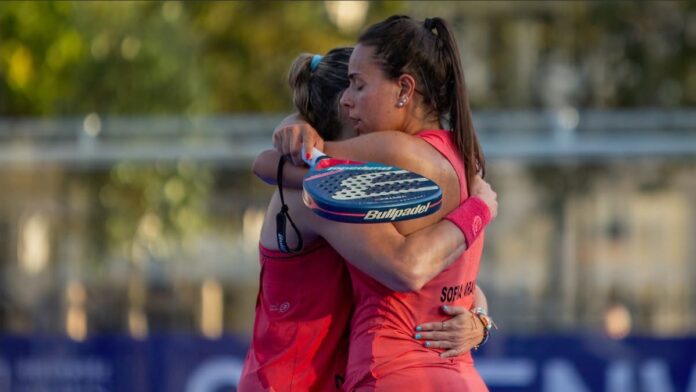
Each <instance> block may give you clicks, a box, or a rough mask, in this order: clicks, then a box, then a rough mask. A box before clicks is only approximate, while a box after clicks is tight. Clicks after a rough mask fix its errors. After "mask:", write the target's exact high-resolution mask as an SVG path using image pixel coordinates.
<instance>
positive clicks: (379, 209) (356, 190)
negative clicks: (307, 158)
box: [303, 158, 442, 223]
mask: <svg viewBox="0 0 696 392" xmlns="http://www.w3.org/2000/svg"><path fill="white" fill-rule="evenodd" d="M303 188H304V193H303V197H304V202H305V204H306V205H307V206H308V207H309V208H311V209H312V210H313V211H314V212H315V213H316V214H318V215H320V216H322V217H324V218H326V219H331V220H335V221H339V222H348V223H380V222H396V221H401V220H407V219H415V218H420V217H422V216H426V215H430V214H432V213H434V212H435V211H437V210H439V209H440V207H441V205H442V191H441V190H440V187H439V186H438V185H437V184H436V183H435V182H433V181H432V180H430V179H428V178H426V177H423V176H421V175H419V174H416V173H413V172H410V171H407V170H403V169H400V168H398V167H394V166H389V165H384V164H381V163H361V162H351V161H345V160H337V159H333V158H325V159H324V160H322V161H320V162H319V164H317V165H316V167H314V168H312V169H310V171H309V172H308V173H307V175H305V178H304V182H303Z"/></svg>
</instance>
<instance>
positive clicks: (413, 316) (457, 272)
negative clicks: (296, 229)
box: [346, 130, 485, 391]
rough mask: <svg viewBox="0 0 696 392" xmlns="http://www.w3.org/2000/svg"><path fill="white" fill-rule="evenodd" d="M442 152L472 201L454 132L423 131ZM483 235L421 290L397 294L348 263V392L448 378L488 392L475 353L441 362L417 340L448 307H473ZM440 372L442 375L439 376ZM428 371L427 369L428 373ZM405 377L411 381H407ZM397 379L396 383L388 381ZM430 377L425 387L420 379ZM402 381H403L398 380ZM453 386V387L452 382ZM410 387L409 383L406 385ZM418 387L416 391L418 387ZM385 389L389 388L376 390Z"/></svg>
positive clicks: (460, 387)
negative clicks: (419, 329) (421, 327)
mask: <svg viewBox="0 0 696 392" xmlns="http://www.w3.org/2000/svg"><path fill="white" fill-rule="evenodd" d="M416 136H417V137H420V138H422V139H423V140H425V141H426V142H428V143H429V144H430V145H432V146H433V147H434V148H435V149H437V150H438V151H439V152H440V153H441V154H442V155H443V156H444V157H445V158H446V159H447V160H449V162H450V163H451V164H452V167H453V168H454V169H455V171H456V173H457V177H458V178H459V183H460V190H459V197H460V201H463V200H465V199H466V198H467V197H468V192H467V184H466V174H465V171H464V163H463V161H462V159H461V158H460V157H459V153H458V152H457V148H456V146H455V144H454V140H453V139H452V134H451V132H449V131H444V130H432V131H423V132H420V133H419V134H417V135H416ZM483 242H484V241H483V235H482V236H481V238H480V239H479V240H478V241H476V242H475V243H474V244H473V246H472V247H470V248H469V249H468V250H467V251H465V252H464V253H463V254H462V256H460V257H459V259H457V260H456V261H455V262H454V263H452V264H451V265H450V266H449V267H448V268H447V269H445V270H443V271H442V272H441V273H440V274H439V275H437V276H436V277H435V278H434V279H433V280H431V281H430V282H428V283H427V284H426V285H425V286H424V287H423V288H422V289H421V290H420V291H418V292H406V293H401V292H395V291H392V290H390V289H389V288H387V287H386V286H384V285H382V284H380V283H379V282H377V281H376V280H374V279H372V278H371V277H369V276H368V275H366V274H364V273H362V272H361V271H360V270H358V269H357V268H355V267H352V266H350V264H349V265H348V268H349V271H350V274H351V278H352V281H353V296H354V299H355V312H354V314H353V319H352V322H351V333H350V353H349V356H348V368H347V375H346V390H348V391H352V390H355V389H358V390H372V388H364V387H365V386H366V385H369V386H371V387H375V386H377V387H379V386H380V382H381V380H383V379H384V380H385V382H384V383H383V385H391V386H392V387H393V386H394V385H400V384H399V382H397V383H394V382H392V381H394V378H400V377H401V380H407V379H409V378H410V380H409V381H408V384H406V383H405V382H404V383H402V385H403V386H404V387H406V388H407V389H408V390H436V389H432V388H426V387H425V386H426V385H431V384H428V383H429V382H430V381H428V379H430V380H433V379H438V378H440V381H445V380H444V379H442V377H445V378H447V377H451V378H453V380H448V381H447V382H448V383H449V384H446V385H449V387H448V389H449V390H485V386H483V383H482V381H480V377H479V376H478V373H476V372H475V370H474V369H473V360H472V358H471V354H469V353H467V354H466V355H462V356H459V357H455V358H440V356H439V354H440V353H441V352H442V351H443V350H438V349H430V348H426V347H424V346H423V343H422V342H419V341H417V340H415V339H414V334H415V327H416V326H417V325H418V324H422V323H424V322H429V321H438V320H443V321H444V320H447V319H448V318H449V316H447V315H444V314H442V313H441V312H440V307H441V306H442V305H453V306H463V307H465V308H467V309H468V308H470V307H471V306H472V304H473V301H474V287H475V285H476V277H477V275H478V271H479V262H480V259H481V253H482V250H483ZM438 369H440V370H442V372H438ZM424 370H425V371H424ZM470 373H471V374H473V377H474V378H477V379H478V381H476V382H477V383H480V385H481V386H482V389H476V388H470V387H469V385H472V384H471V383H470V382H467V381H466V380H464V378H466V377H468V376H467V374H470ZM403 375H408V376H409V377H407V378H403ZM390 376H391V380H390V381H387V379H389V377H390ZM423 378H425V382H424V383H423V385H422V386H419V385H420V384H418V383H416V384H415V385H414V383H413V380H414V379H415V380H416V381H418V380H420V379H423ZM397 381H398V380H397ZM450 382H451V383H450ZM404 384H405V385H404ZM414 388H415V389H414ZM374 389H384V390H386V389H387V388H374Z"/></svg>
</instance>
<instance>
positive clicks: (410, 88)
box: [397, 73, 416, 106]
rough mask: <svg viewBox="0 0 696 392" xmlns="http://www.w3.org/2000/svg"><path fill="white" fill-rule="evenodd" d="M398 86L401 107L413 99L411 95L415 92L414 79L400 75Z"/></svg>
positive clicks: (406, 75) (407, 75)
mask: <svg viewBox="0 0 696 392" xmlns="http://www.w3.org/2000/svg"><path fill="white" fill-rule="evenodd" d="M397 83H398V84H399V96H398V97H397V99H398V100H399V102H403V104H402V106H403V105H404V104H406V103H407V102H409V101H411V100H412V99H413V94H415V92H416V79H415V78H414V77H413V76H411V75H409V74H406V73H405V74H402V75H401V76H399V77H398V79H397Z"/></svg>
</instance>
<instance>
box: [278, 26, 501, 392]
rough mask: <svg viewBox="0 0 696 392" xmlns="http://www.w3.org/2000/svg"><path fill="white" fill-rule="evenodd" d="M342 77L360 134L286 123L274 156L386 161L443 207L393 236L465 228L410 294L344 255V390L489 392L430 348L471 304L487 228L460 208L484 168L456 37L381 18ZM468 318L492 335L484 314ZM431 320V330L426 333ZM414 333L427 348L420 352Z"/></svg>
mask: <svg viewBox="0 0 696 392" xmlns="http://www.w3.org/2000/svg"><path fill="white" fill-rule="evenodd" d="M348 76H349V79H350V86H349V87H348V89H347V90H346V91H345V92H344V93H343V95H342V98H341V104H342V106H343V107H344V109H345V110H346V111H347V112H348V113H347V114H348V117H349V118H350V120H351V121H352V123H353V126H354V129H355V130H356V131H357V132H358V134H360V135H361V136H360V137H357V138H354V139H351V140H347V141H342V142H326V143H325V142H324V140H322V139H321V138H320V136H319V135H318V134H317V133H316V132H315V131H314V130H313V129H312V128H311V127H310V126H308V125H307V124H303V123H293V122H291V121H290V122H288V123H285V124H283V126H282V127H281V128H279V129H278V130H277V131H276V132H275V133H274V144H275V146H276V148H277V149H279V150H280V151H281V152H282V153H284V154H291V155H293V156H294V161H296V160H298V158H299V157H298V154H299V151H300V147H301V146H302V145H304V146H305V148H306V149H307V151H311V148H312V147H317V148H319V149H320V150H324V151H325V152H326V153H327V154H329V155H331V156H335V157H346V158H352V159H357V160H363V161H375V160H376V161H380V160H381V161H384V159H385V157H386V158H390V159H391V160H390V161H389V163H390V164H393V165H396V166H400V167H403V168H405V169H407V170H411V171H415V172H418V173H420V174H422V175H425V176H427V177H430V178H432V179H433V180H435V181H436V182H437V183H438V184H439V185H440V187H441V188H442V190H443V207H442V209H441V210H440V211H439V212H437V213H435V214H433V215H431V216H429V217H426V218H421V219H416V220H413V221H407V222H404V223H402V224H400V225H399V230H400V232H402V233H411V232H414V231H416V230H419V229H421V228H423V227H428V225H430V224H432V223H434V222H437V221H439V220H440V219H443V221H449V222H451V223H454V225H455V226H457V227H458V228H460V230H462V233H464V235H465V237H466V238H467V241H466V242H467V245H468V247H467V250H466V251H465V252H464V253H463V254H461V255H460V256H459V257H457V259H456V260H455V261H454V262H453V263H451V264H450V265H449V266H448V267H447V268H445V269H444V270H442V272H439V273H438V274H437V275H436V276H434V277H432V279H431V278H430V277H429V278H428V279H427V280H426V283H424V284H422V285H421V286H420V287H418V290H415V291H409V292H398V291H397V290H394V289H393V288H390V287H388V286H386V285H384V284H383V283H382V282H380V281H378V280H376V279H375V278H374V274H369V273H366V270H365V269H364V268H361V267H360V266H359V265H358V264H356V262H355V260H354V259H352V258H350V257H346V259H347V260H348V261H349V262H350V263H349V271H350V274H351V280H352V284H353V293H354V301H355V310H354V314H353V317H352V321H351V326H350V353H349V358H348V367H347V375H346V384H345V388H346V390H349V391H354V390H355V391H372V390H383V391H400V390H414V391H415V390H417V391H443V390H456V391H486V390H487V388H486V386H485V384H484V383H483V381H482V379H481V377H480V376H479V374H478V373H477V372H476V370H475V368H474V366H473V359H472V357H471V355H470V354H469V353H466V354H464V355H461V356H457V357H451V358H443V357H442V356H441V355H440V354H441V353H442V352H443V347H446V346H442V345H440V342H434V341H433V340H434V339H437V337H438V336H440V335H439V334H441V333H442V331H449V330H451V328H452V327H451V324H450V322H449V321H448V319H447V316H446V315H444V314H443V313H442V309H451V308H452V307H460V308H466V309H469V308H471V306H472V304H473V301H474V295H473V293H474V291H475V290H474V289H473V288H474V287H475V283H476V280H477V276H478V271H479V265H480V259H481V254H482V251H483V243H484V239H483V234H482V232H483V229H484V227H485V224H486V223H487V220H486V215H485V213H482V214H478V215H476V216H475V218H474V219H471V217H472V215H471V211H464V210H463V209H462V207H461V206H460V207H457V206H458V205H460V204H462V203H466V202H467V201H468V200H471V199H476V198H475V197H474V198H470V197H469V195H471V194H472V191H473V188H474V185H475V184H476V179H477V173H480V174H481V175H483V174H484V173H485V161H484V158H483V154H482V152H481V148H480V145H479V142H478V138H477V136H476V133H475V130H474V127H473V123H472V117H471V110H470V108H469V101H468V97H467V93H466V86H465V82H464V73H463V71H462V68H461V61H460V56H459V50H458V46H457V43H456V41H455V39H454V36H453V35H452V33H451V31H450V28H449V27H448V25H447V23H446V22H445V21H444V20H443V19H441V18H432V19H426V20H425V21H416V20H413V19H411V18H409V17H407V16H393V17H390V18H388V19H386V20H385V21H383V22H380V23H377V24H375V25H373V26H371V27H369V28H368V29H367V30H366V31H365V32H364V33H363V34H362V35H361V36H360V38H359V39H358V44H357V46H356V47H355V48H354V50H353V53H352V54H351V58H350V62H349V65H348ZM385 130H392V131H387V132H384V131H385ZM378 131H379V132H378ZM394 131H396V132H394ZM484 210H485V206H481V211H484ZM354 226H355V225H354ZM362 226H369V225H362ZM355 230H356V231H361V230H364V229H363V228H362V227H361V228H359V229H355ZM477 236H479V237H481V238H478V239H476V238H477ZM438 305H439V306H438ZM477 313H478V312H477ZM476 316H477V317H475V318H477V319H478V320H479V321H480V322H481V324H483V325H486V326H487V327H490V325H491V322H490V320H489V319H488V317H487V316H486V315H485V314H480V313H478V314H476ZM429 320H439V321H440V322H438V323H425V324H424V322H425V321H429ZM424 331H427V332H424ZM433 331H434V332H433ZM414 334H415V337H416V338H417V339H420V340H421V342H422V340H427V341H426V342H425V343H419V341H418V340H414V339H413V337H414ZM485 337H486V338H487V332H486V334H485ZM484 341H485V339H484Z"/></svg>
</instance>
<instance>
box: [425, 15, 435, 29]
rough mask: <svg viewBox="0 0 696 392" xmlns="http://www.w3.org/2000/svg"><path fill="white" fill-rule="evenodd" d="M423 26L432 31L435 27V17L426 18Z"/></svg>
mask: <svg viewBox="0 0 696 392" xmlns="http://www.w3.org/2000/svg"><path fill="white" fill-rule="evenodd" d="M423 27H425V29H426V30H428V31H430V32H432V31H433V29H434V28H435V19H434V18H433V19H430V18H425V20H424V21H423Z"/></svg>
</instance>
